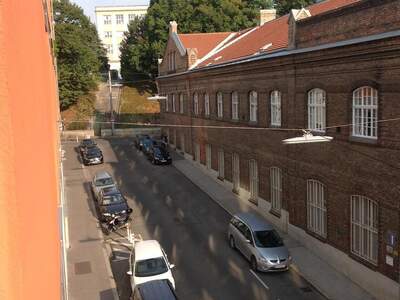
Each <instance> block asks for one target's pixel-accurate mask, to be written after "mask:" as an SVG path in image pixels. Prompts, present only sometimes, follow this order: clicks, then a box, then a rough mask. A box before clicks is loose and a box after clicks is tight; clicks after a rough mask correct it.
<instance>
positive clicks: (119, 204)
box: [97, 186, 132, 223]
mask: <svg viewBox="0 0 400 300" xmlns="http://www.w3.org/2000/svg"><path fill="white" fill-rule="evenodd" d="M97 208H98V212H99V219H100V221H101V222H102V223H104V222H109V221H111V220H112V219H114V218H115V217H117V219H118V221H119V222H121V223H125V222H127V221H128V220H129V215H130V214H131V213H132V209H131V208H130V207H129V206H128V203H127V202H126V199H125V198H124V196H123V195H122V194H121V192H120V191H119V190H118V189H117V188H116V187H115V186H112V187H108V188H104V189H102V190H101V191H100V194H99V197H98V200H97Z"/></svg>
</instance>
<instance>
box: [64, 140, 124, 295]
mask: <svg viewBox="0 0 400 300" xmlns="http://www.w3.org/2000/svg"><path fill="white" fill-rule="evenodd" d="M73 146H74V145H73V144H71V143H66V144H64V146H63V147H64V149H65V150H66V155H68V158H67V163H65V164H64V177H65V189H66V199H67V200H66V203H67V211H68V223H69V226H68V229H69V244H70V247H69V249H67V262H68V263H67V269H68V270H67V271H68V293H69V300H88V299H98V300H117V299H118V294H117V290H116V287H115V281H114V279H113V275H112V271H111V268H110V263H109V258H108V255H107V252H106V248H105V247H106V245H105V243H104V240H103V236H102V233H101V232H100V230H99V228H98V222H97V219H96V217H95V215H94V206H93V200H92V198H91V197H90V190H89V186H88V184H87V181H88V179H87V177H88V174H87V173H86V171H87V170H86V169H82V168H81V165H80V163H79V162H78V161H77V160H76V158H74V157H73V156H74V155H76V153H75V151H74V149H73Z"/></svg>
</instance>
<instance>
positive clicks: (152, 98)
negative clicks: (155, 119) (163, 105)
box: [147, 95, 167, 101]
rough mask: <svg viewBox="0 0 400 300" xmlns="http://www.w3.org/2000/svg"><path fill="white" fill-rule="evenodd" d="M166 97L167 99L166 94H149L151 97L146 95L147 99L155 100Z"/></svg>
mask: <svg viewBox="0 0 400 300" xmlns="http://www.w3.org/2000/svg"><path fill="white" fill-rule="evenodd" d="M166 99H167V97H166V96H160V95H154V96H151V97H147V100H155V101H157V100H166Z"/></svg>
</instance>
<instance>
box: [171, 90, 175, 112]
mask: <svg viewBox="0 0 400 300" xmlns="http://www.w3.org/2000/svg"><path fill="white" fill-rule="evenodd" d="M175 110H176V107H175V94H172V112H175Z"/></svg>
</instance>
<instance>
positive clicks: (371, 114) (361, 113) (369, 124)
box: [352, 86, 378, 139]
mask: <svg viewBox="0 0 400 300" xmlns="http://www.w3.org/2000/svg"><path fill="white" fill-rule="evenodd" d="M352 111H353V131H352V134H353V136H355V137H362V138H368V139H377V138H378V123H377V121H378V90H376V89H374V88H372V87H370V86H363V87H360V88H358V89H356V90H355V91H354V92H353V109H352Z"/></svg>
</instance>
